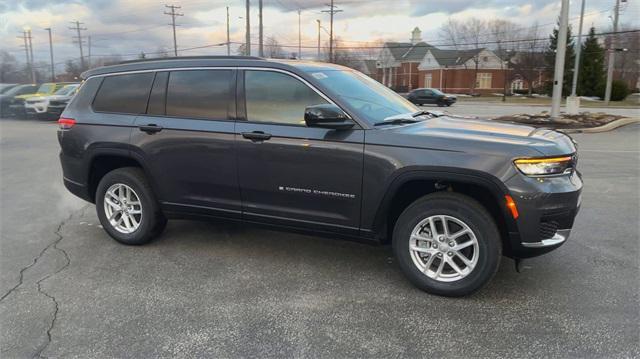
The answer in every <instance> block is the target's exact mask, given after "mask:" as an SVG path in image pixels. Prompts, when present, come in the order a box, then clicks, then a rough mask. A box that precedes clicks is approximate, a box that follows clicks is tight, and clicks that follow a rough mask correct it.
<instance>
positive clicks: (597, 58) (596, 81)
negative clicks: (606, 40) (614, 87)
mask: <svg viewBox="0 0 640 359" xmlns="http://www.w3.org/2000/svg"><path fill="white" fill-rule="evenodd" d="M580 60H581V61H580V72H579V73H578V81H579V82H578V93H579V94H580V95H582V96H601V95H602V94H601V93H600V90H601V88H602V87H603V86H604V82H605V77H606V74H605V70H604V66H605V63H604V48H602V46H600V44H599V43H598V39H597V38H596V29H595V28H594V27H592V28H591V29H590V30H589V35H588V36H587V40H586V41H585V42H584V45H583V46H582V55H581V56H580Z"/></svg>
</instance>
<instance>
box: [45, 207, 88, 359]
mask: <svg viewBox="0 0 640 359" xmlns="http://www.w3.org/2000/svg"><path fill="white" fill-rule="evenodd" d="M86 207H87V206H85V207H83V208H81V209H80V210H79V211H78V212H84V210H85V209H86ZM72 217H73V213H71V215H69V217H68V218H67V219H65V220H63V221H62V222H60V224H59V225H58V228H57V229H56V230H55V231H54V234H55V235H56V236H57V237H58V238H56V240H54V241H53V242H51V243H50V244H49V245H48V246H47V247H46V248H45V249H44V251H43V252H42V253H45V252H46V251H47V249H49V248H53V249H55V250H57V251H58V252H60V253H62V255H63V256H64V259H65V263H64V265H62V266H61V267H60V268H58V269H57V270H56V271H55V272H53V273H50V274H49V275H46V276H44V277H43V278H41V279H40V280H38V281H37V282H36V285H37V287H38V292H39V293H41V294H42V295H44V296H45V297H47V298H49V299H51V301H52V302H53V305H54V310H53V314H52V316H51V322H50V323H49V328H47V341H46V342H45V343H44V344H43V345H42V346H41V347H40V349H39V350H38V352H37V353H36V354H35V355H34V356H33V357H34V358H42V357H43V356H42V352H43V351H44V350H45V349H46V348H47V347H48V346H49V344H51V331H52V330H53V328H54V326H55V325H56V320H57V319H58V311H59V309H60V303H59V302H58V300H57V299H56V297H55V296H53V295H51V294H50V293H48V292H46V291H45V290H44V289H42V282H44V281H46V280H47V279H49V278H51V277H53V276H54V275H56V274H58V273H60V272H62V271H63V270H65V269H67V267H69V265H70V264H71V257H69V253H67V251H65V250H64V249H63V248H60V247H58V244H60V242H61V241H62V240H63V239H64V236H63V235H62V234H61V233H60V231H62V228H63V227H64V225H65V224H66V223H67V222H68V221H69V220H71V218H72Z"/></svg>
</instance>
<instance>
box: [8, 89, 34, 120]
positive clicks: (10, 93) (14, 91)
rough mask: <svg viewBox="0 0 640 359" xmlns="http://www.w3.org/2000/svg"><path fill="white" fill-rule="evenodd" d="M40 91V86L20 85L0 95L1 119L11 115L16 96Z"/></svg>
mask: <svg viewBox="0 0 640 359" xmlns="http://www.w3.org/2000/svg"><path fill="white" fill-rule="evenodd" d="M37 89H38V85H32V84H29V85H18V86H14V87H12V88H11V89H9V90H7V91H4V92H3V93H2V94H0V117H7V116H9V115H11V113H10V106H11V104H12V103H13V100H14V98H15V97H16V96H21V95H24V94H28V93H32V92H34V91H36V90H37Z"/></svg>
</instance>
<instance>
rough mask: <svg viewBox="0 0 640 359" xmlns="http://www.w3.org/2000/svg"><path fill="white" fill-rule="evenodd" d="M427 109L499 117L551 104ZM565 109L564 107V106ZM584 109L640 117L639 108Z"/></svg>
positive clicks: (486, 104)
mask: <svg viewBox="0 0 640 359" xmlns="http://www.w3.org/2000/svg"><path fill="white" fill-rule="evenodd" d="M639 107H640V106H639ZM422 108H425V109H433V110H436V111H445V112H448V113H451V114H454V115H462V116H478V117H498V116H505V115H513V114H520V113H539V112H542V111H550V106H543V105H518V104H513V103H509V104H502V103H499V102H481V101H467V100H465V101H460V102H457V103H455V104H453V105H452V106H451V107H438V106H436V105H425V106H422ZM562 111H564V108H562ZM582 111H588V112H605V113H609V114H612V115H618V116H626V117H640V109H639V108H594V107H585V108H582Z"/></svg>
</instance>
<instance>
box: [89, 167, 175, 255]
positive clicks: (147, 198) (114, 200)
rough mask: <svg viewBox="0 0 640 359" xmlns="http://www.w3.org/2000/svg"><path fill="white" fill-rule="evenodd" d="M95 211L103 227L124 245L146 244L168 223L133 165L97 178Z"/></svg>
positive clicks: (137, 169) (146, 184) (149, 188)
mask: <svg viewBox="0 0 640 359" xmlns="http://www.w3.org/2000/svg"><path fill="white" fill-rule="evenodd" d="M96 210H97V212H98V218H99V219H100V223H101V224H102V227H103V228H104V229H105V230H106V231H107V233H108V234H109V235H110V236H111V237H112V238H113V239H115V240H116V241H118V242H120V243H124V244H133V245H139V244H145V243H147V242H149V241H151V240H152V239H153V238H154V237H156V236H158V235H159V234H160V233H162V231H163V230H164V228H165V226H166V223H167V220H166V218H165V217H164V216H163V215H162V212H161V211H160V207H159V206H158V203H157V201H156V199H155V196H154V195H153V191H152V190H151V186H150V185H149V183H148V182H147V180H146V178H145V176H144V173H143V172H142V170H140V169H139V168H135V167H126V168H119V169H116V170H113V171H111V172H109V173H107V174H106V175H105V176H104V177H103V178H102V179H101V180H100V183H99V184H98V188H97V191H96Z"/></svg>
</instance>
